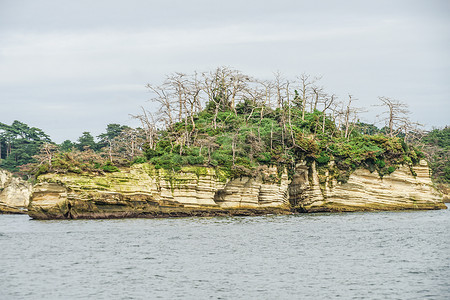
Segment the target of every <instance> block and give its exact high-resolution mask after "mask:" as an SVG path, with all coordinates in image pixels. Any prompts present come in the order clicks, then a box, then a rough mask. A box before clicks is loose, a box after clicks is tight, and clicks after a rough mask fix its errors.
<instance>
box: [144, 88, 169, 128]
mask: <svg viewBox="0 0 450 300" xmlns="http://www.w3.org/2000/svg"><path fill="white" fill-rule="evenodd" d="M147 88H148V89H150V90H151V91H152V92H153V93H154V94H155V95H156V97H153V98H152V99H151V101H154V102H157V103H159V104H160V107H159V109H158V113H159V114H160V115H161V117H162V120H163V121H164V122H165V124H166V126H167V127H168V128H169V127H172V125H173V106H172V105H173V100H172V97H171V95H170V94H169V92H168V86H167V83H166V84H163V85H160V86H153V85H151V84H147Z"/></svg>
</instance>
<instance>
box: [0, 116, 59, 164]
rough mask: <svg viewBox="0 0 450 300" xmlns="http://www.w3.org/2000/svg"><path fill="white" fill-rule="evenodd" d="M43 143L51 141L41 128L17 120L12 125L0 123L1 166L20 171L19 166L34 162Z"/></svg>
mask: <svg viewBox="0 0 450 300" xmlns="http://www.w3.org/2000/svg"><path fill="white" fill-rule="evenodd" d="M43 143H51V140H50V137H49V136H48V135H47V134H45V133H44V132H43V131H42V130H41V129H39V128H36V127H29V126H28V125H27V124H25V123H22V122H19V121H17V120H15V121H14V122H13V123H12V124H11V125H7V124H4V123H0V167H2V168H5V169H7V170H10V171H18V170H19V168H18V166H20V165H24V164H28V163H31V162H34V161H35V160H34V158H33V156H34V155H36V154H38V153H39V148H40V146H41V145H42V144H43Z"/></svg>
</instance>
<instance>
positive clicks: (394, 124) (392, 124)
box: [378, 97, 411, 137]
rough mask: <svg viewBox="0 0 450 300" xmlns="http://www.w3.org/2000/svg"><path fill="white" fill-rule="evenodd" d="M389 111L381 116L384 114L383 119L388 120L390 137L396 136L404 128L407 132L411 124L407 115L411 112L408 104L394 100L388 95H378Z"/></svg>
mask: <svg viewBox="0 0 450 300" xmlns="http://www.w3.org/2000/svg"><path fill="white" fill-rule="evenodd" d="M378 99H380V101H381V102H382V104H380V106H385V107H386V108H387V111H385V112H383V113H382V114H380V115H379V116H384V118H383V120H384V121H385V122H386V126H387V128H388V130H389V131H388V135H389V136H390V137H393V136H396V135H397V134H398V133H399V132H401V131H402V130H403V131H404V132H405V133H406V132H407V130H408V129H409V126H410V125H411V122H410V121H409V119H408V117H407V115H408V114H409V110H408V105H407V104H406V103H403V102H400V101H398V100H394V99H391V98H388V97H378Z"/></svg>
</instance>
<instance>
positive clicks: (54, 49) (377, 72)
mask: <svg viewBox="0 0 450 300" xmlns="http://www.w3.org/2000/svg"><path fill="white" fill-rule="evenodd" d="M449 53H450V1H447V0H444V1H435V0H423V1H413V0H408V1H396V0H388V1H385V0H382V1H380V0H378V1H347V0H339V1H335V0H329V1H319V0H314V1H311V0H308V1H303V0H295V1H294V0H293V1H289V0H275V1H272V0H264V1H261V0H260V1H243V0H239V1H237V0H227V1H213V0H209V1H208V0H184V1H182V0H165V1H162V0H161V1H152V0H123V1H119V0H105V1H103V0H77V1H71V0H67V1H65V0H0V122H3V123H7V124H10V123H11V122H13V121H14V120H19V121H22V122H24V123H27V124H29V125H30V126H34V127H38V128H41V129H43V130H44V131H45V132H46V133H47V134H49V135H50V136H51V138H52V139H53V140H54V141H56V142H58V143H59V142H62V141H63V140H65V139H70V140H73V141H75V140H76V139H77V138H78V137H79V136H81V133H82V132H83V131H90V132H91V133H92V134H93V135H98V134H100V133H102V132H104V130H105V128H106V125H107V124H109V123H120V124H126V125H130V126H135V125H137V124H136V123H134V121H132V120H131V119H130V117H129V114H133V113H137V112H138V111H139V107H140V106H141V105H143V106H145V107H147V108H148V109H149V110H152V107H151V105H152V104H151V103H149V102H147V100H148V99H149V98H150V94H149V92H148V91H147V89H146V88H145V85H146V84H147V83H152V84H159V83H161V82H162V81H163V80H164V77H165V75H168V74H170V73H174V72H185V73H191V72H193V71H195V70H197V71H210V70H213V69H215V68H216V67H219V66H229V67H231V68H235V69H238V70H240V71H242V72H243V73H246V74H248V75H250V76H253V77H256V78H260V79H270V78H273V73H274V72H275V71H280V72H281V73H283V74H285V76H286V77H288V78H292V79H295V77H296V76H297V75H300V74H301V73H304V72H305V73H308V74H311V75H322V76H323V79H322V80H321V83H322V85H323V86H324V87H325V89H326V91H327V92H329V93H335V94H337V95H338V96H339V97H340V99H345V97H346V96H347V94H349V93H350V94H352V95H354V97H356V98H357V99H359V100H358V101H357V102H355V105H357V106H359V107H366V108H367V109H369V110H377V109H379V108H374V107H371V105H374V104H377V102H378V100H377V98H378V96H388V97H392V98H394V99H398V100H400V101H403V102H405V103H407V104H408V105H409V107H410V110H411V112H412V114H411V119H412V120H414V121H418V122H421V123H423V124H425V125H426V126H427V128H428V129H431V128H432V127H443V126H445V125H450V122H449V120H450V118H449V115H450V97H449V94H450V54H449ZM375 115H376V113H375V112H374V113H366V114H365V115H364V116H363V119H364V120H365V121H368V122H375Z"/></svg>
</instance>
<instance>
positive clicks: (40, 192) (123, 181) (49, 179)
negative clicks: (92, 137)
mask: <svg viewBox="0 0 450 300" xmlns="http://www.w3.org/2000/svg"><path fill="white" fill-rule="evenodd" d="M217 172H218V171H216V170H214V169H212V168H201V167H197V168H184V169H183V170H182V171H181V172H178V173H176V174H174V173H171V172H168V171H163V170H155V169H154V168H152V167H151V166H149V165H147V164H142V165H134V166H132V167H131V168H129V169H127V170H121V172H116V173H109V174H105V175H104V176H94V175H77V174H46V175H42V176H40V177H39V181H40V183H38V184H37V185H35V187H34V190H33V194H32V201H31V204H30V206H29V212H28V213H29V215H30V216H31V217H33V218H36V219H61V218H116V217H117V218H118V217H158V216H190V215H193V216H208V215H254V214H267V213H288V212H289V203H288V178H287V174H286V173H284V174H283V175H282V176H281V179H280V180H278V181H276V182H273V181H272V182H268V181H266V180H264V179H263V177H267V178H269V177H270V175H276V174H277V170H276V168H272V169H268V170H266V171H265V172H264V173H263V174H261V176H259V177H257V178H246V177H244V178H238V179H233V180H230V181H228V180H225V179H224V177H223V174H218V173H217ZM272 177H275V176H272Z"/></svg>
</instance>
